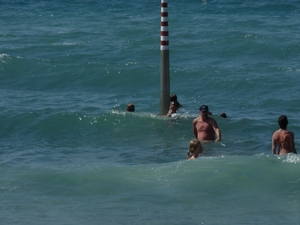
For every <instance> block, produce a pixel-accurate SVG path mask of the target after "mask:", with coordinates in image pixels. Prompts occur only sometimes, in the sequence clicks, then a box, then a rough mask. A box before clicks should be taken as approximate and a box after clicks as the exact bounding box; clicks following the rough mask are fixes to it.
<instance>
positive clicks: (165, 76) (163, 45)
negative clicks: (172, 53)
mask: <svg viewBox="0 0 300 225" xmlns="http://www.w3.org/2000/svg"><path fill="white" fill-rule="evenodd" d="M168 25H169V24H168V3H167V0H161V22H160V115H166V114H167V113H168V111H169V105H170V68H169V67H170V63H169V28H168Z"/></svg>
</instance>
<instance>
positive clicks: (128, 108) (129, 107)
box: [126, 103, 135, 112]
mask: <svg viewBox="0 0 300 225" xmlns="http://www.w3.org/2000/svg"><path fill="white" fill-rule="evenodd" d="M126 111H127V112H134V111H135V108H134V104H132V103H129V104H128V105H127V108H126Z"/></svg>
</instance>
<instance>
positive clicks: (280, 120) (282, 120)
mask: <svg viewBox="0 0 300 225" xmlns="http://www.w3.org/2000/svg"><path fill="white" fill-rule="evenodd" d="M288 123H289V121H288V119H287V116H286V115H281V116H279V118H278V125H279V127H280V128H281V129H286V127H287V125H288Z"/></svg>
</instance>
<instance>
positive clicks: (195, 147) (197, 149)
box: [187, 139, 203, 159]
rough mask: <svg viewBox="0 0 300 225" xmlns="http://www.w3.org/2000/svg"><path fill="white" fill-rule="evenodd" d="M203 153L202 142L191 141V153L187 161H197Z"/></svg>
mask: <svg viewBox="0 0 300 225" xmlns="http://www.w3.org/2000/svg"><path fill="white" fill-rule="evenodd" d="M202 152H203V147H202V145H201V142H200V141H199V140H197V139H194V140H191V142H190V145H189V151H188V153H187V159H195V158H197V157H198V155H199V154H201V153H202Z"/></svg>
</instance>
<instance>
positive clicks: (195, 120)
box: [193, 116, 201, 123]
mask: <svg viewBox="0 0 300 225" xmlns="http://www.w3.org/2000/svg"><path fill="white" fill-rule="evenodd" d="M200 119H201V116H199V117H197V118H195V119H194V120H193V123H196V122H198V121H199V120H200Z"/></svg>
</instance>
